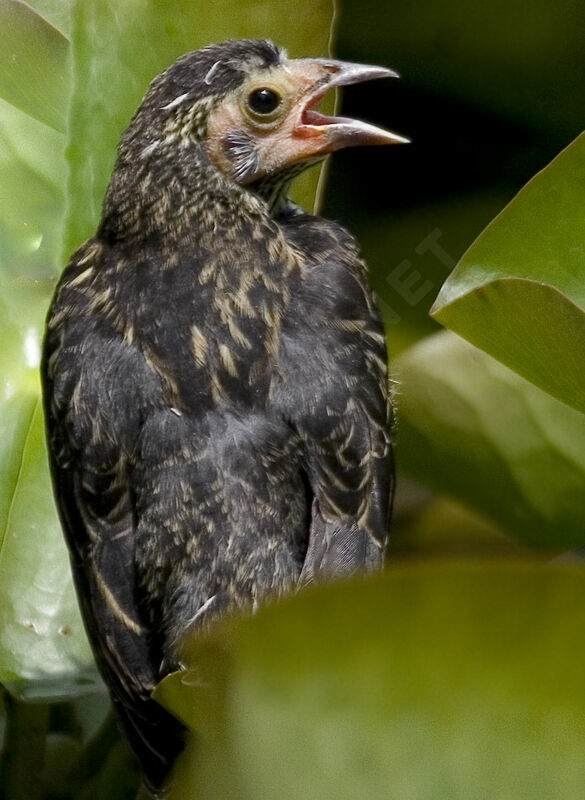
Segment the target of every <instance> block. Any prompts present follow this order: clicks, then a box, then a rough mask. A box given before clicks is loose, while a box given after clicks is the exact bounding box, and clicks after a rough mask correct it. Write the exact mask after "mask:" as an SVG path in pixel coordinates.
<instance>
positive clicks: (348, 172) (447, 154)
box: [323, 0, 585, 355]
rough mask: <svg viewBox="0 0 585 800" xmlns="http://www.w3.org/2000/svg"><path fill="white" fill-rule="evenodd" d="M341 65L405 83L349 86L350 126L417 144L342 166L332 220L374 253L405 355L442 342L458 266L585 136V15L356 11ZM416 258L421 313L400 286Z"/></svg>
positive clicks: (369, 7)
mask: <svg viewBox="0 0 585 800" xmlns="http://www.w3.org/2000/svg"><path fill="white" fill-rule="evenodd" d="M336 54H337V56H338V57H339V58H341V59H345V60H351V61H361V62H366V63H375V64H382V65H385V66H389V67H391V68H392V69H395V70H397V71H398V72H399V73H400V75H401V76H402V77H401V80H384V81H375V82H371V83H369V84H362V85H359V86H353V87H348V88H347V89H346V90H345V91H344V96H343V104H342V109H341V113H343V114H344V115H346V116H356V117H358V118H362V119H366V120H369V121H373V122H377V123H379V124H382V125H383V126H385V127H388V128H389V129H390V130H394V131H396V132H398V133H401V134H403V135H406V136H408V137H409V138H410V139H411V140H412V143H411V144H410V145H400V146H396V147H392V148H364V149H359V150H348V151H345V152H343V153H339V154H337V155H336V156H335V157H334V158H333V159H332V164H331V166H330V174H329V183H328V186H327V191H326V195H325V203H324V208H323V213H324V214H325V215H326V216H329V217H333V218H337V219H339V220H341V221H342V222H343V223H344V224H345V225H346V226H347V227H349V228H350V229H351V230H352V231H353V232H354V233H355V234H356V235H357V237H358V239H359V240H360V242H361V244H362V247H363V250H364V254H365V256H366V259H367V261H368V264H369V266H370V270H371V274H372V280H373V283H374V284H375V288H376V290H377V292H378V294H379V296H380V297H381V299H382V300H383V301H384V302H383V306H384V309H385V311H386V316H387V322H388V323H389V339H390V349H391V355H392V353H394V354H396V353H397V352H398V351H400V350H401V349H402V348H403V347H404V346H406V345H407V344H409V343H411V342H413V341H415V340H416V339H417V338H419V337H420V336H421V335H423V334H424V333H427V332H430V331H432V330H433V328H434V327H435V325H434V323H433V322H432V321H431V320H430V318H429V317H428V309H429V307H430V306H431V304H432V302H433V300H434V298H435V297H436V294H437V292H438V290H439V288H440V286H441V283H442V281H443V280H444V278H445V277H446V275H447V274H448V273H449V272H450V264H452V263H453V262H454V261H455V260H457V259H458V258H459V257H460V256H461V255H462V253H463V252H464V250H465V249H467V247H468V246H469V245H470V244H471V242H472V241H473V240H474V238H475V237H476V236H477V235H478V234H479V233H480V232H481V230H482V229H483V228H484V227H485V225H486V224H487V223H488V222H489V221H490V220H491V219H492V218H493V217H494V216H495V215H496V214H497V213H498V211H500V210H501V209H502V207H503V206H504V205H505V204H506V203H507V202H508V201H509V200H510V199H511V198H512V197H513V196H514V194H515V193H516V192H517V191H518V190H519V189H520V188H521V187H522V186H523V185H524V184H525V183H526V182H527V181H528V180H529V179H530V178H531V177H532V176H533V175H534V174H535V173H536V172H537V171H538V170H540V169H542V168H543V167H544V166H545V165H546V164H547V163H548V162H549V161H550V160H551V159H552V158H553V157H554V156H555V155H556V154H557V153H558V152H559V151H560V150H561V149H563V148H564V147H565V146H566V145H568V144H569V143H570V142H571V141H572V139H574V138H575V137H576V136H577V135H578V134H579V133H580V132H581V131H582V130H583V129H584V128H585V80H584V78H585V3H584V2H582V0H581V2H566V0H565V1H564V2H558V3H552V2H546V0H536V2H531V3H526V2H523V1H522V0H509V2H501V0H497V1H496V2H490V3H485V4H484V5H483V8H478V7H476V6H475V5H474V4H471V3H467V2H463V0H435V1H434V2H418V3H417V2H409V0H400V1H399V2H393V3H388V2H379V1H378V2H376V0H359V1H358V0H347V2H345V3H344V4H343V6H342V8H341V15H340V21H339V26H338V35H337V47H336ZM584 188H585V187H584ZM584 231H585V220H584ZM429 235H430V236H431V241H432V240H433V239H434V240H435V241H436V242H437V243H438V244H440V246H441V247H442V248H443V250H444V251H445V254H446V255H445V257H444V258H443V262H444V263H442V262H441V258H440V257H439V256H437V254H436V253H433V252H432V251H431V250H430V249H429V245H430V242H429V241H427V237H429ZM425 241H426V242H427V246H426V247H425ZM417 247H418V248H419V252H418V253H417ZM421 251H422V252H421ZM405 259H407V260H408V262H409V264H408V270H409V271H416V272H418V273H420V279H418V281H417V282H416V283H414V278H416V276H414V278H413V287H412V289H413V291H415V290H416V289H417V288H419V289H420V290H421V293H422V291H423V290H426V291H425V295H424V298H423V299H421V300H420V301H418V302H414V303H413V304H412V305H411V302H412V299H411V301H410V302H406V301H405V300H404V299H403V298H401V297H400V296H399V295H398V294H397V293H396V291H395V290H393V288H392V285H391V284H392V282H393V279H392V271H393V270H394V269H395V268H396V267H397V266H398V265H399V264H401V262H403V261H404V260H405ZM404 266H405V268H406V265H404ZM398 277H400V276H398ZM426 281H428V282H429V283H428V284H427V283H425V282H426ZM390 309H391V311H390ZM392 312H393V313H392ZM437 327H438V326H437Z"/></svg>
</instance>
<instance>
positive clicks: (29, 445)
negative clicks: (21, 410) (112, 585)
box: [0, 399, 95, 699]
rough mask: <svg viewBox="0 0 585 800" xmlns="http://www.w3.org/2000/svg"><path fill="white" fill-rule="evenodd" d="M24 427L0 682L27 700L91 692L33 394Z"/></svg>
mask: <svg viewBox="0 0 585 800" xmlns="http://www.w3.org/2000/svg"><path fill="white" fill-rule="evenodd" d="M23 427H25V428H26V438H25V444H24V447H23V448H22V454H21V462H20V465H19V469H18V473H17V476H16V484H15V486H14V489H13V491H12V496H11V502H10V506H9V508H8V510H7V514H6V518H5V524H4V528H3V538H2V549H1V551H0V665H1V666H0V681H1V682H2V683H3V684H4V685H6V686H7V687H8V688H9V689H10V691H12V692H13V693H14V694H17V695H19V696H23V697H26V698H27V699H41V698H42V699H46V698H47V697H51V698H63V697H69V696H71V695H72V694H76V693H79V692H80V691H87V690H88V689H93V690H95V683H94V674H93V670H92V668H91V667H90V665H91V664H92V658H91V654H90V652H89V648H88V645H87V640H86V638H85V633H84V631H83V624H82V622H81V618H80V616H79V610H78V607H77V602H76V598H75V596H74V594H73V591H72V587H71V579H70V572H69V560H68V558H67V556H66V552H65V544H64V541H63V535H62V533H61V529H60V525H59V522H58V520H57V516H56V512H55V506H54V502H53V496H52V492H51V489H50V485H49V482H48V480H47V457H46V452H45V448H44V427H43V420H42V413H41V408H40V401H39V400H38V399H35V400H34V401H33V403H32V413H31V416H30V418H29V420H28V422H27V424H26V426H24V425H23ZM40 556H41V557H40Z"/></svg>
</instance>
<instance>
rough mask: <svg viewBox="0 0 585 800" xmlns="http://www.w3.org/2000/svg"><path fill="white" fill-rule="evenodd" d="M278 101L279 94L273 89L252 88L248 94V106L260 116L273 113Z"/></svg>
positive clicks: (279, 101)
mask: <svg viewBox="0 0 585 800" xmlns="http://www.w3.org/2000/svg"><path fill="white" fill-rule="evenodd" d="M280 103H281V98H280V95H279V94H278V93H277V92H275V91H274V90H273V89H254V91H253V92H250V94H249V95H248V108H249V109H250V111H253V112H254V114H259V115H261V116H264V115H269V114H273V113H274V112H275V111H276V109H277V108H278V106H279V105H280Z"/></svg>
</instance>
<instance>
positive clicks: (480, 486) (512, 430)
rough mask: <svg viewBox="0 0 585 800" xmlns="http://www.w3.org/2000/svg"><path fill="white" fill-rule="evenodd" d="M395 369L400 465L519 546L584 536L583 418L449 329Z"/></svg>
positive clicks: (565, 542) (567, 543)
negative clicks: (498, 527)
mask: <svg viewBox="0 0 585 800" xmlns="http://www.w3.org/2000/svg"><path fill="white" fill-rule="evenodd" d="M395 370H396V377H397V379H398V381H399V386H400V391H399V396H398V403H397V404H398V416H399V420H398V427H397V430H398V444H397V451H396V458H397V462H398V464H399V465H400V467H401V469H403V470H404V471H406V472H407V473H408V474H410V475H412V476H414V477H416V478H417V479H418V480H420V481H422V482H423V483H426V484H428V485H429V486H431V487H433V488H435V489H437V490H439V491H441V492H445V493H447V494H449V495H451V496H454V497H456V498H458V499H459V500H461V501H462V502H464V503H467V504H468V505H471V506H472V507H474V508H476V509H478V510H479V511H481V512H483V513H484V514H486V515H488V516H489V517H491V518H492V519H494V520H495V521H497V522H499V523H500V524H502V525H503V526H504V527H505V528H506V529H507V530H508V531H509V532H510V533H512V534H513V535H514V536H516V537H518V538H520V539H521V540H523V541H524V542H526V543H527V544H531V545H540V546H546V547H550V548H565V547H572V546H577V545H582V544H584V543H585V534H584V532H583V519H585V416H583V415H582V414H581V413H579V412H577V411H575V410H573V409H571V408H568V407H567V406H566V405H564V404H563V403H561V402H559V401H558V400H555V399H554V398H553V397H551V396H550V395H549V394H547V393H546V392H543V391H541V390H540V389H538V388H537V387H536V386H534V385H533V384H531V383H529V382H528V381H526V380H524V379H523V378H521V377H519V376H518V375H517V374H516V373H514V372H512V371H511V370H509V369H507V368H506V367H504V366H502V364H500V363H498V362H497V361H495V360H494V359H492V358H490V356H488V355H486V354H485V353H483V352H482V351H481V350H477V349H476V348H475V347H472V346H471V345H469V344H467V343H466V342H465V341H463V340H462V339H459V338H458V337H457V336H454V335H453V334H452V333H449V332H447V331H443V332H441V333H438V334H436V335H434V336H432V337H429V338H427V339H425V340H423V341H422V342H420V343H419V344H417V345H415V346H414V347H412V348H411V349H410V350H407V351H405V352H404V353H403V354H402V355H401V356H400V358H399V359H397V361H396V364H395Z"/></svg>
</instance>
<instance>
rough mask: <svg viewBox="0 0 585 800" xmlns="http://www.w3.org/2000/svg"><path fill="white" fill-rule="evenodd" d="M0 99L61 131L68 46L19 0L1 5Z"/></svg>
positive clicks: (1, 0) (5, 0)
mask: <svg viewBox="0 0 585 800" xmlns="http://www.w3.org/2000/svg"><path fill="white" fill-rule="evenodd" d="M0 29H1V30H2V37H1V38H0V97H2V98H3V99H4V100H7V101H8V102H9V103H12V104H13V105H15V106H17V107H18V108H20V109H22V111H25V112H26V113H27V114H30V116H32V117H34V118H35V119H38V120H40V121H41V122H44V123H45V124H47V125H50V126H51V127H52V128H55V130H58V131H64V130H65V120H66V114H67V99H68V95H69V42H68V40H67V38H66V37H65V36H64V34H63V33H61V31H60V30H58V29H57V28H55V27H54V26H53V25H52V24H51V23H50V22H49V21H48V20H47V19H45V18H44V17H43V16H41V14H39V13H38V12H37V11H35V9H34V8H32V7H31V6H29V5H28V3H25V2H22V0H0Z"/></svg>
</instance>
